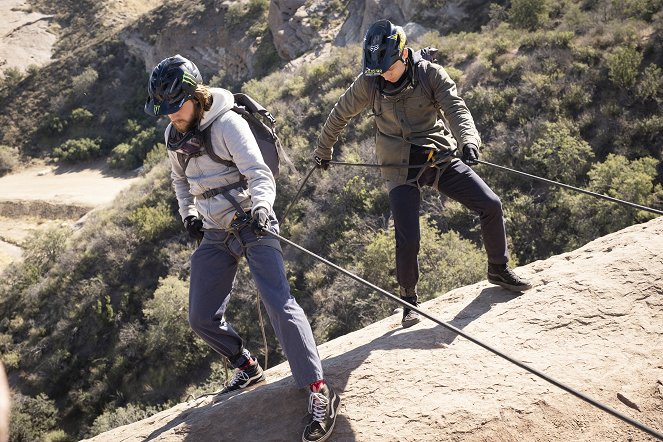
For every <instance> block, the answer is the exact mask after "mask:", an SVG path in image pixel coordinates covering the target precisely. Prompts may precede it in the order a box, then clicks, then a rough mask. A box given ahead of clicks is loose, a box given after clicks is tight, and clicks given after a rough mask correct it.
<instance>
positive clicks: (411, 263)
mask: <svg viewBox="0 0 663 442" xmlns="http://www.w3.org/2000/svg"><path fill="white" fill-rule="evenodd" d="M415 161H419V162H415ZM424 161H425V160H421V159H411V160H410V163H411V164H422V163H423V162H424ZM412 170H414V171H415V174H416V171H417V170H416V169H412ZM436 174H437V169H435V168H432V167H431V168H428V169H427V170H426V171H424V173H423V174H422V175H421V177H420V178H419V186H422V187H423V186H433V185H434V183H435V177H436ZM437 190H438V191H439V192H441V193H443V194H444V195H446V196H448V197H449V198H451V199H453V200H456V201H458V202H459V203H461V204H462V205H464V206H465V207H467V208H469V209H471V210H473V211H475V212H477V213H478V214H479V219H480V220H481V235H482V237H483V244H484V247H485V248H486V254H487V255H488V262H490V263H492V264H506V263H507V262H508V261H509V255H508V252H507V244H506V230H505V228H504V214H503V212H502V202H501V201H500V199H499V197H498V196H497V195H495V193H494V192H493V191H492V190H491V189H490V187H488V185H487V184H486V183H484V181H483V180H482V179H481V178H480V177H479V175H477V174H476V173H475V172H474V171H473V170H472V169H471V168H470V167H468V166H467V165H465V164H464V163H463V162H461V161H459V160H454V161H452V163H451V164H450V165H449V166H448V167H447V168H446V169H445V170H444V172H442V174H441V175H440V177H439V181H438V185H437ZM389 202H390V205H391V213H392V215H393V217H394V227H395V230H396V279H397V280H398V284H399V285H400V286H401V287H405V288H411V287H415V286H416V285H417V281H419V262H418V260H417V255H418V254H419V241H420V239H421V235H420V230H419V205H420V202H421V192H420V190H419V189H418V188H417V186H416V185H410V184H405V185H401V186H397V187H394V188H393V189H392V190H391V192H389Z"/></svg>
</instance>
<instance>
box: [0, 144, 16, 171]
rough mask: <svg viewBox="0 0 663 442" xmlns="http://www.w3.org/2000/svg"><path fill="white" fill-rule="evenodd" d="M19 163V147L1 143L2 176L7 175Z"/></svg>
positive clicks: (0, 163) (0, 161) (0, 166)
mask: <svg viewBox="0 0 663 442" xmlns="http://www.w3.org/2000/svg"><path fill="white" fill-rule="evenodd" d="M17 164H18V149H14V148H12V147H9V146H4V145H0V176H3V175H6V174H8V173H9V172H11V171H12V170H14V167H16V165H17Z"/></svg>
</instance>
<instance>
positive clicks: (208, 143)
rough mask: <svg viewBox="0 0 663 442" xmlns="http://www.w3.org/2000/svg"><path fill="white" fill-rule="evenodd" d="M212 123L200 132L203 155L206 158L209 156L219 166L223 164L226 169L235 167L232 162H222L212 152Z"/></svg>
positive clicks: (221, 159)
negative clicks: (204, 154) (205, 155)
mask: <svg viewBox="0 0 663 442" xmlns="http://www.w3.org/2000/svg"><path fill="white" fill-rule="evenodd" d="M213 123H214V122H212V123H210V124H209V125H208V126H207V127H206V128H205V129H203V131H202V137H201V138H202V143H203V147H204V148H205V153H206V154H207V156H209V157H210V158H211V159H212V160H213V161H215V162H217V163H221V164H225V165H226V166H228V167H237V166H236V165H235V163H234V162H233V161H230V160H224V159H223V158H221V157H220V156H218V155H217V154H216V152H214V147H213V146H212V124H213Z"/></svg>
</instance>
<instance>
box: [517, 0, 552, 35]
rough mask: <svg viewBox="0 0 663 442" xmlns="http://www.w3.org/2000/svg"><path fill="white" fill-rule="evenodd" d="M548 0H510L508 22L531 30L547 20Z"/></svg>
mask: <svg viewBox="0 0 663 442" xmlns="http://www.w3.org/2000/svg"><path fill="white" fill-rule="evenodd" d="M549 11H550V4H549V2H548V0H512V1H511V9H510V10H509V22H510V23H511V24H513V25H514V26H515V27H517V28H523V29H528V30H530V31H533V30H535V29H538V28H540V27H541V26H543V25H544V24H546V22H547V21H548V13H549Z"/></svg>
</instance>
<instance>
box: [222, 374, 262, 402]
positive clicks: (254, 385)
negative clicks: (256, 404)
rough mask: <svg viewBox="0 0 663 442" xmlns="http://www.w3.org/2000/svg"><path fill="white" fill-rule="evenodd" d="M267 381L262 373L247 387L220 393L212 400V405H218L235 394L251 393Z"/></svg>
mask: <svg viewBox="0 0 663 442" xmlns="http://www.w3.org/2000/svg"><path fill="white" fill-rule="evenodd" d="M265 379H266V378H265V373H262V374H261V375H260V377H259V378H258V379H257V380H255V381H253V382H251V381H250V380H249V384H248V385H246V386H245V387H240V388H236V389H234V390H230V391H226V392H224V391H220V392H218V393H217V394H216V396H214V399H212V403H213V404H216V403H218V402H221V399H224V398H226V397H227V396H228V395H230V394H233V393H238V392H243V391H250V390H252V389H253V388H252V387H256V386H258V384H261V383H263V382H265Z"/></svg>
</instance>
